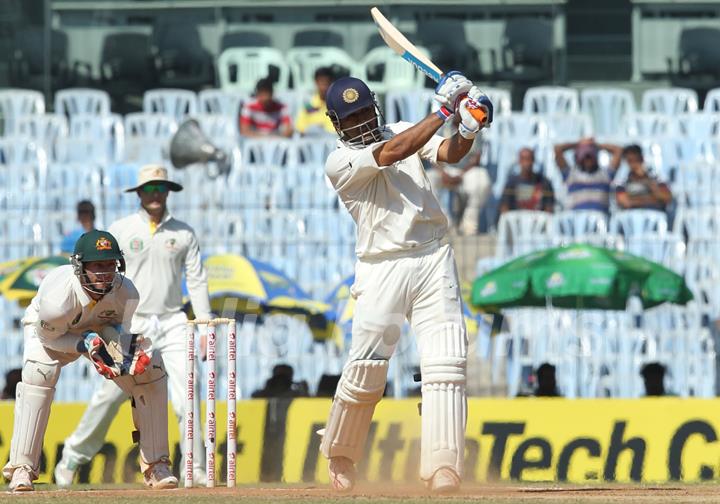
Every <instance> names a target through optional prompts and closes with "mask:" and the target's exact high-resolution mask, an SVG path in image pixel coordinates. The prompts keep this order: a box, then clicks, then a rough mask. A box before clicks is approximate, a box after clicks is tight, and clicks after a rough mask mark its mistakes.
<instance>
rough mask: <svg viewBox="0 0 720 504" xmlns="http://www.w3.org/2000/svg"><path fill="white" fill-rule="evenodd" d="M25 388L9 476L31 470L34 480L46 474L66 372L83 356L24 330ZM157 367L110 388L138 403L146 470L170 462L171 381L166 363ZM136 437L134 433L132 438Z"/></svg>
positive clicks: (135, 416) (18, 404)
mask: <svg viewBox="0 0 720 504" xmlns="http://www.w3.org/2000/svg"><path fill="white" fill-rule="evenodd" d="M24 338H25V347H24V351H23V370H22V382H21V383H19V384H18V394H17V398H16V400H15V418H14V426H13V437H12V441H11V444H10V458H9V460H8V463H7V464H6V465H5V467H4V468H3V472H2V473H3V476H5V478H7V479H8V480H9V479H11V478H12V475H13V473H14V472H15V469H16V468H18V467H27V468H28V469H29V470H30V472H31V475H32V478H33V479H37V477H38V473H39V468H40V455H41V453H42V445H43V439H44V438H45V431H46V430H47V425H48V419H49V416H50V406H51V404H52V400H53V396H54V394H55V385H56V384H57V381H58V379H59V378H60V370H61V369H62V367H63V366H65V365H66V364H69V363H71V362H73V361H75V360H77V359H78V357H79V355H76V354H68V353H63V352H56V351H54V350H51V349H49V348H46V347H44V346H43V344H42V342H41V341H40V340H39V339H38V337H37V335H36V332H35V328H34V327H33V326H30V325H28V326H25V328H24ZM151 363H152V364H151V366H150V367H149V368H148V370H147V371H145V373H143V374H142V375H140V376H137V377H135V376H122V377H119V378H116V379H115V380H113V381H110V380H107V382H108V383H109V384H110V385H112V386H113V387H114V388H116V389H118V390H121V389H122V390H123V391H124V392H123V394H125V395H126V396H132V398H133V408H132V410H133V422H134V424H135V428H136V429H137V430H138V431H139V433H140V441H139V445H140V467H141V469H142V470H143V472H144V471H145V470H147V469H148V468H149V467H150V466H151V465H152V464H154V463H156V462H159V461H161V460H169V451H168V438H167V375H166V374H165V369H164V366H163V362H162V358H161V357H160V356H159V355H153V357H152V361H151ZM128 435H130V433H128Z"/></svg>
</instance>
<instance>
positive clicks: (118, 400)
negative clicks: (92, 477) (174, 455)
mask: <svg viewBox="0 0 720 504" xmlns="http://www.w3.org/2000/svg"><path fill="white" fill-rule="evenodd" d="M186 321H187V317H186V316H185V313H183V312H179V313H174V314H172V315H169V316H166V317H163V318H159V319H157V318H153V319H148V327H149V329H148V331H147V335H148V336H149V337H150V339H151V340H152V349H153V355H155V354H156V353H158V354H160V356H161V357H162V359H163V362H165V368H166V370H167V374H168V395H169V396H170V402H171V403H172V406H173V411H174V412H175V415H176V416H177V418H178V423H179V427H180V439H181V440H182V439H183V438H184V436H183V429H184V425H183V415H184V412H185V322H186ZM195 375H196V376H197V373H195ZM196 390H198V389H197V388H196ZM127 397H128V396H127V394H125V393H124V392H123V391H122V390H120V389H119V388H118V387H117V386H115V385H114V384H113V383H112V382H106V383H104V384H103V385H102V386H101V387H99V388H97V389H96V390H95V393H94V394H93V396H92V398H91V399H90V403H89V404H88V406H87V409H86V410H85V413H84V414H83V417H82V419H81V420H80V423H79V424H78V426H77V427H76V428H75V430H74V431H73V433H72V434H70V436H69V437H68V438H67V439H66V440H65V447H64V448H63V455H62V457H63V460H64V461H65V462H67V463H68V464H69V466H70V467H76V466H77V465H79V464H85V463H87V462H89V461H90V460H91V459H92V458H93V457H94V456H95V455H96V454H97V452H99V451H100V448H102V445H103V443H104V442H105V436H106V435H107V431H108V429H109V428H110V424H111V423H112V421H113V419H114V418H115V415H116V414H117V411H118V409H119V408H120V406H121V405H122V403H123V401H125V399H127ZM166 407H167V405H166ZM195 408H196V411H200V394H195ZM195 432H201V431H200V420H199V415H195ZM194 444H195V446H194V447H193V465H194V467H195V469H202V470H205V447H204V446H203V438H202V435H199V436H198V435H196V436H195V439H194ZM183 451H184V450H183ZM179 467H184V461H181V465H180V466H179Z"/></svg>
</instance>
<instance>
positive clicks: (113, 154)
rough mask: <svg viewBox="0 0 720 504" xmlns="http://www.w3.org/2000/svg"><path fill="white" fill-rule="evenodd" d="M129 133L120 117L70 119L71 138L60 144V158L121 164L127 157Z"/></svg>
mask: <svg viewBox="0 0 720 504" xmlns="http://www.w3.org/2000/svg"><path fill="white" fill-rule="evenodd" d="M124 147H125V130H124V127H123V119H122V117H121V116H120V115H118V114H109V115H105V116H96V115H88V114H79V115H74V116H71V117H70V135H69V136H68V137H66V138H60V139H59V140H58V143H57V151H58V159H59V160H61V161H63V162H83V161H87V160H88V159H92V160H93V161H95V162H98V163H102V164H106V163H115V162H119V161H120V160H121V159H122V158H123V155H124Z"/></svg>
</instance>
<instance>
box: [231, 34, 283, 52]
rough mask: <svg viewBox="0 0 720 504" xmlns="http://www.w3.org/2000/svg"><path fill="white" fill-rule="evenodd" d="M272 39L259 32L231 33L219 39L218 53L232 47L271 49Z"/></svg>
mask: <svg viewBox="0 0 720 504" xmlns="http://www.w3.org/2000/svg"><path fill="white" fill-rule="evenodd" d="M272 45H273V44H272V39H271V38H270V35H268V34H267V33H262V32H259V31H231V32H227V33H223V34H222V37H221V38H220V52H222V51H224V50H225V49H230V48H233V47H271V46H272Z"/></svg>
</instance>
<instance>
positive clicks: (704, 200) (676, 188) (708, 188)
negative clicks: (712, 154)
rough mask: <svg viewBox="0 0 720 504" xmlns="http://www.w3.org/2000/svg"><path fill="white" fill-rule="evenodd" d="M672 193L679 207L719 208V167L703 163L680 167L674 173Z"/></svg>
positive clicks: (697, 162)
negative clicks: (714, 206)
mask: <svg viewBox="0 0 720 504" xmlns="http://www.w3.org/2000/svg"><path fill="white" fill-rule="evenodd" d="M672 193H673V199H674V200H675V202H676V203H677V205H678V206H680V207H709V206H713V205H718V206H720V165H719V164H717V163H708V162H705V161H696V162H693V163H687V164H684V165H682V166H681V167H680V169H679V170H677V171H676V173H675V181H674V183H673V185H672Z"/></svg>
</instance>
